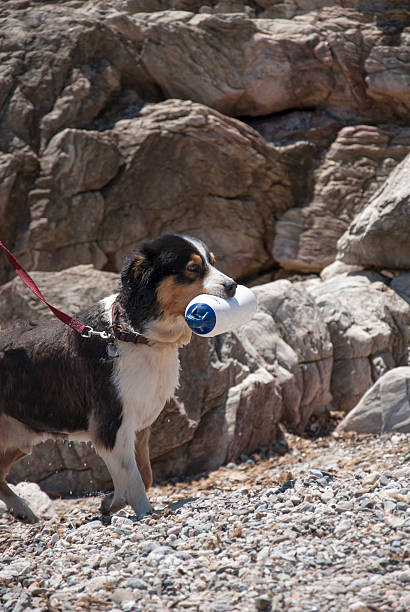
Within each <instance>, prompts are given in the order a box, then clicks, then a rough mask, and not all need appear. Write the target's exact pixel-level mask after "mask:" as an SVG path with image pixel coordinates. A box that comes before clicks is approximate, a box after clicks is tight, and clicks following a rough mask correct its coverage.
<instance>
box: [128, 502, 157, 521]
mask: <svg viewBox="0 0 410 612" xmlns="http://www.w3.org/2000/svg"><path fill="white" fill-rule="evenodd" d="M132 509H133V510H134V512H135V514H136V515H137V517H138V518H141V517H142V516H145V515H146V514H152V513H153V512H154V508H153V507H152V506H151V504H150V503H149V501H148V500H142V501H139V502H138V503H137V504H133V505H132Z"/></svg>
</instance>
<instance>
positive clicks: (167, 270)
mask: <svg viewBox="0 0 410 612" xmlns="http://www.w3.org/2000/svg"><path fill="white" fill-rule="evenodd" d="M214 264H215V258H214V256H213V254H212V253H211V252H210V251H209V249H208V247H207V246H206V244H204V243H203V242H202V241H201V240H198V239H197V238H191V237H190V236H184V235H178V234H167V235H165V236H161V237H160V238H157V239H155V240H151V241H150V242H146V243H145V244H143V245H142V247H141V248H140V249H139V250H137V251H135V252H134V253H133V254H132V255H131V257H130V258H129V260H128V261H127V263H126V265H125V267H124V269H123V271H122V275H121V280H122V292H121V304H122V306H123V307H124V308H125V309H126V312H127V316H128V317H129V319H130V321H131V323H132V325H133V327H134V328H135V329H143V330H144V333H147V329H148V330H150V331H151V332H152V330H153V329H159V327H161V329H162V330H163V331H164V332H165V329H166V331H167V333H170V327H171V326H173V327H174V328H175V326H177V327H180V328H181V330H183V335H185V336H186V339H184V340H183V341H182V342H185V341H188V340H189V337H190V331H189V328H188V326H187V325H186V323H185V319H184V314H185V308H186V306H187V304H188V303H189V302H190V301H191V300H192V299H193V298H194V297H196V296H197V295H199V294H201V293H209V294H212V295H217V296H219V297H225V298H231V297H233V296H234V295H235V291H236V287H237V284H236V283H235V281H234V280H232V278H229V276H226V275H225V274H223V273H222V272H220V271H219V270H217V269H216V268H215V265H214ZM181 333H182V332H181ZM151 335H152V334H151Z"/></svg>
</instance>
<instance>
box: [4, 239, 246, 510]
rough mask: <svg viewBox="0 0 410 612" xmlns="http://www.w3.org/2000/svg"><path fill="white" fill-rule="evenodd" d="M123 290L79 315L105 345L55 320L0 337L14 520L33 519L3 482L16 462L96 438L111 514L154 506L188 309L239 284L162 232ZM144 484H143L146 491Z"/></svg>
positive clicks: (195, 243) (129, 265)
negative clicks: (36, 449) (59, 442)
mask: <svg viewBox="0 0 410 612" xmlns="http://www.w3.org/2000/svg"><path fill="white" fill-rule="evenodd" d="M121 281H122V284H121V289H120V291H119V293H118V294H116V295H112V296H110V297H107V298H105V299H103V300H101V301H100V302H98V303H97V304H96V305H95V306H92V307H91V308H89V309H87V310H84V311H83V312H82V313H80V314H79V315H78V319H79V320H80V321H81V322H82V323H84V324H86V325H88V326H90V327H91V328H93V329H94V330H96V331H106V332H107V333H109V332H110V331H112V330H114V333H115V340H114V341H113V343H112V344H111V346H110V349H111V351H112V352H113V353H115V354H118V359H109V358H107V342H106V341H104V340H103V339H101V338H100V337H97V336H92V337H90V338H84V337H82V336H81V335H80V334H78V333H77V332H76V331H74V330H72V329H71V328H69V327H67V326H65V325H63V324H62V323H61V322H60V321H58V320H50V321H48V320H47V321H46V320H44V321H38V322H32V321H24V322H19V323H17V324H16V325H15V326H13V327H12V328H10V329H8V330H5V331H2V332H0V384H1V390H0V499H1V500H3V501H4V502H5V503H6V505H7V507H8V509H9V511H10V512H11V513H12V514H13V515H14V516H15V517H17V518H20V519H22V520H25V521H28V522H34V521H36V520H37V519H36V516H35V515H34V514H33V512H32V511H31V510H30V508H29V507H28V505H27V504H26V502H25V501H24V500H23V499H22V498H20V497H18V496H17V495H15V494H14V493H13V492H12V491H11V489H10V488H9V487H8V485H7V484H6V481H5V478H6V476H7V473H8V471H9V469H10V467H11V465H12V464H13V463H14V462H15V461H18V460H19V459H21V458H22V457H24V455H26V454H27V453H29V452H30V451H31V449H32V447H33V446H35V445H36V444H38V443H40V442H43V441H44V440H47V439H49V438H53V439H57V438H63V439H70V440H91V441H92V442H93V444H94V447H95V449H96V451H97V453H98V454H99V455H100V456H101V457H102V458H103V460H104V461H105V463H106V465H107V467H108V470H109V472H110V474H111V477H112V480H113V484H114V492H113V493H110V494H109V495H107V496H106V497H105V498H104V499H103V502H102V504H101V511H102V512H103V513H105V514H109V513H112V512H116V511H118V510H119V509H121V508H123V507H124V506H125V505H127V504H129V505H130V506H132V508H133V510H134V512H135V513H136V514H137V515H142V514H145V513H147V512H150V511H151V510H152V508H151V505H150V503H149V501H148V498H147V496H146V493H145V489H146V488H148V487H149V486H150V485H151V483H152V473H151V466H150V461H149V451H148V439H149V429H148V428H149V426H150V425H151V423H152V422H153V421H154V420H155V419H156V418H157V416H158V415H159V413H160V412H161V410H162V408H163V407H164V404H165V402H166V401H167V399H169V398H170V397H171V396H172V394H173V393H174V390H175V388H176V387H177V385H178V375H179V361H178V347H180V346H182V345H184V344H186V343H188V342H189V340H190V338H191V331H190V329H189V328H188V326H187V324H186V322H185V318H184V312H185V308H186V305H187V304H188V302H189V301H190V300H191V299H192V298H194V297H195V296H196V295H198V294H200V293H210V294H214V295H218V296H221V297H228V298H229V297H233V296H234V294H235V291H236V283H235V282H234V281H233V280H232V279H231V278H229V277H228V276H226V275H225V274H222V272H220V271H219V270H217V269H216V268H215V267H214V257H213V255H212V253H210V252H209V250H208V248H207V246H206V245H205V244H204V243H203V242H201V241H200V240H197V239H195V238H190V237H188V236H183V235H174V234H171V235H165V236H162V237H160V238H157V239H155V240H152V241H150V242H147V243H145V244H143V246H142V247H141V248H140V249H139V250H137V251H136V252H134V253H133V254H132V255H131V256H130V258H129V259H128V261H127V262H126V265H125V267H124V269H123V271H122V275H121ZM144 485H145V486H144Z"/></svg>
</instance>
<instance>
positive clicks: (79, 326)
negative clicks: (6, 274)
mask: <svg viewBox="0 0 410 612" xmlns="http://www.w3.org/2000/svg"><path fill="white" fill-rule="evenodd" d="M0 247H1V248H2V249H3V251H4V253H5V255H6V257H7V259H8V260H9V262H10V264H11V265H12V267H13V268H14V269H15V271H16V272H17V274H18V275H19V277H20V278H21V280H22V281H23V282H24V283H25V284H26V285H27V287H28V288H29V289H31V291H32V292H33V293H34V294H35V295H36V296H37V297H38V298H40V300H42V301H43V302H44V304H46V305H47V306H48V307H49V309H50V310H51V311H52V312H53V313H54V314H55V316H56V317H57V319H60V321H62V322H63V323H65V325H68V326H69V327H71V328H72V329H75V331H77V332H78V333H79V334H82V335H84V336H86V337H89V335H90V334H89V332H90V330H91V328H90V327H88V325H83V323H80V321H77V320H76V319H74V317H70V315H68V314H66V313H65V312H62V311H61V310H59V309H58V308H55V306H52V305H51V304H49V303H48V302H47V300H46V299H45V297H44V296H43V294H42V293H41V291H40V289H39V288H38V287H37V285H36V283H35V282H34V281H33V279H32V278H31V276H30V275H29V273H28V272H26V270H25V269H24V268H23V266H22V265H21V263H20V262H19V261H18V259H16V258H15V257H14V255H13V253H10V251H9V250H8V248H7V247H6V246H4V244H3V243H2V242H1V240H0Z"/></svg>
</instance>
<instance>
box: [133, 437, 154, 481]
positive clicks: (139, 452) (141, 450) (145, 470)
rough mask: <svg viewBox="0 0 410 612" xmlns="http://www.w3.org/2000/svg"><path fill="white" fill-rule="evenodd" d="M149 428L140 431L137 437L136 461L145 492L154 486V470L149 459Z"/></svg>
mask: <svg viewBox="0 0 410 612" xmlns="http://www.w3.org/2000/svg"><path fill="white" fill-rule="evenodd" d="M150 433H151V430H150V428H149V427H147V428H146V429H143V430H142V431H138V432H137V433H136V435H135V460H136V462H137V466H138V469H139V471H140V474H141V477H142V480H143V482H144V486H145V490H146V491H148V489H149V488H150V486H151V485H152V469H151V462H150V459H149V436H150Z"/></svg>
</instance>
